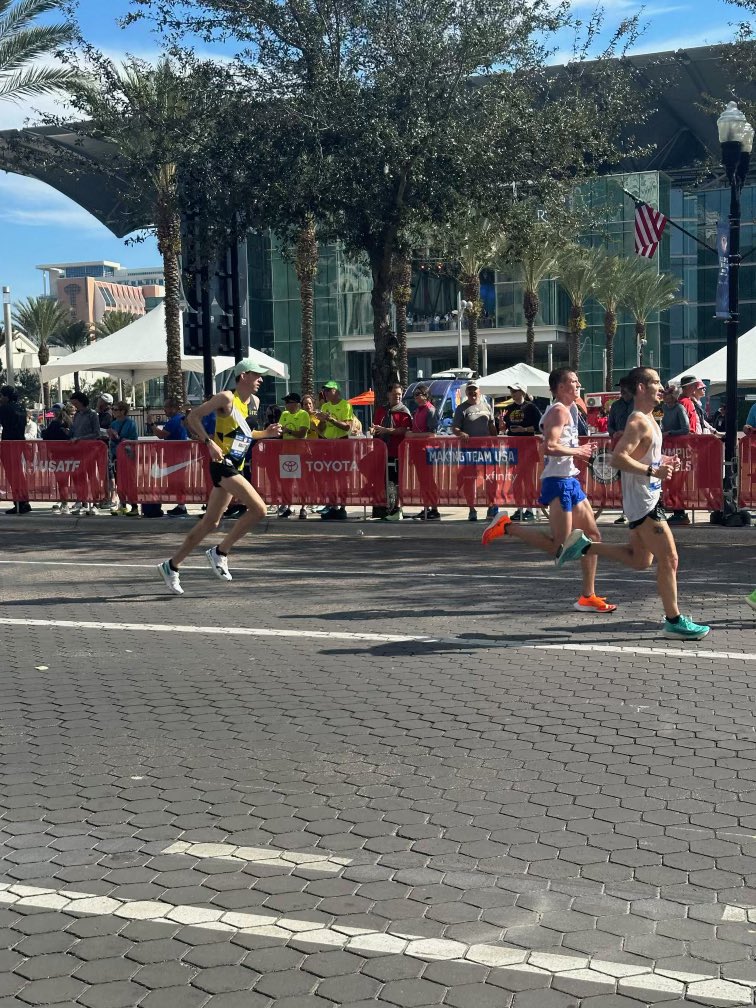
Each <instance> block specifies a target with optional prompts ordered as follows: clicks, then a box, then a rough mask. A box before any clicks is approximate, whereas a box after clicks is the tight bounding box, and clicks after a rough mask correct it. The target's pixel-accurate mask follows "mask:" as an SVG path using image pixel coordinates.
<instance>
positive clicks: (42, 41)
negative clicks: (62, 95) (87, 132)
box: [0, 0, 79, 101]
mask: <svg viewBox="0 0 756 1008" xmlns="http://www.w3.org/2000/svg"><path fill="white" fill-rule="evenodd" d="M60 6H61V0H19V2H18V3H16V4H15V6H14V4H13V2H12V0H0V99H6V100H8V101H15V100H17V99H18V98H36V97H38V96H39V95H41V94H49V93H50V92H53V91H61V90H64V89H65V88H67V87H69V86H70V85H71V84H72V83H73V82H75V81H76V80H78V78H79V74H78V72H77V71H76V70H72V69H70V68H66V67H52V66H43V65H40V64H39V63H38V62H37V61H38V60H40V59H43V58H45V57H50V56H53V55H54V54H55V53H56V51H57V50H58V49H60V48H61V47H62V46H63V45H65V44H66V43H67V42H69V41H70V40H71V38H72V37H73V30H72V27H71V25H70V24H65V23H58V24H48V25H36V24H34V21H36V19H37V18H38V17H40V16H41V15H42V14H47V13H49V12H50V11H53V10H59V9H60Z"/></svg>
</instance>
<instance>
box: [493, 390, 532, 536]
mask: <svg viewBox="0 0 756 1008" xmlns="http://www.w3.org/2000/svg"><path fill="white" fill-rule="evenodd" d="M509 393H510V395H511V396H512V402H511V403H509V404H508V405H507V406H505V407H504V409H503V410H502V413H501V416H500V418H499V420H500V423H501V427H500V430H501V433H502V434H504V435H505V436H506V437H533V436H534V435H535V434H537V433H538V429H539V428H538V425H539V424H540V422H541V411H540V410H539V409H538V407H537V406H536V405H535V403H534V402H533V399H532V397H531V396H529V395H528V387H527V385H522V384H521V383H520V382H515V383H514V384H513V385H510V386H509ZM533 517H534V516H533V512H532V511H531V510H530V508H525V510H524V511H523V510H521V509H520V508H517V510H516V511H515V513H514V514H513V515H512V521H533Z"/></svg>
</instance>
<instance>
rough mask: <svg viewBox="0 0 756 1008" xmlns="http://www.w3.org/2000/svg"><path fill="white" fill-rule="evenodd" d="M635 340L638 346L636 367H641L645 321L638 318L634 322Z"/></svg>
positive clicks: (644, 342)
mask: <svg viewBox="0 0 756 1008" xmlns="http://www.w3.org/2000/svg"><path fill="white" fill-rule="evenodd" d="M635 341H636V345H637V348H638V367H643V350H644V348H645V345H646V323H645V322H643V321H641V320H640V319H636V322H635Z"/></svg>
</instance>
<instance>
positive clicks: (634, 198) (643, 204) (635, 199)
mask: <svg viewBox="0 0 756 1008" xmlns="http://www.w3.org/2000/svg"><path fill="white" fill-rule="evenodd" d="M619 188H620V189H621V190H622V192H623V193H624V194H625V196H629V197H630V199H631V200H632V201H633V203H634V204H635V206H636V207H648V208H649V210H653V207H652V206H651V204H650V203H647V202H646V201H645V200H642V199H639V198H638V197H637V196H634V195H633V193H631V192H628V191H627V189H625V187H624V186H620V187H619ZM667 224H671V225H672V227H673V228H677V230H678V231H682V233H683V234H684V235H687V236H688V238H692V239H693V241H695V242H698V244H699V245H703V247H704V248H705V249H708V250H709V252H713V253H714V255H717V250H716V249H715V248H713V247H712V246H711V245H709V244H708V242H705V241H703V240H702V239H701V238H699V237H698V236H697V235H694V234H691V232H690V231H688V230H687V228H684V227H683V226H682V224H678V223H677V222H676V221H673V220H672V218H671V217H667Z"/></svg>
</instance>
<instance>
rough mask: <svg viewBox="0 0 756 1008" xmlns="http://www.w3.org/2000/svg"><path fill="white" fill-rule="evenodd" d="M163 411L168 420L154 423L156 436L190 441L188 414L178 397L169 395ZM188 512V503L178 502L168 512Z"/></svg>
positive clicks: (165, 439) (153, 430)
mask: <svg viewBox="0 0 756 1008" xmlns="http://www.w3.org/2000/svg"><path fill="white" fill-rule="evenodd" d="M163 412H164V413H165V415H166V417H167V420H166V421H165V423H164V424H153V426H152V433H153V434H154V435H155V437H159V438H162V439H163V440H164V441H188V440H189V433H188V431H187V429H186V424H185V423H184V420H185V419H186V416H185V414H184V413H182V412H181V403H180V402H179V401H178V399H175V398H174V397H173V396H168V397H167V398H166V400H165V402H164V403H163ZM186 513H187V510H186V504H177V505H176V507H174V508H171V510H170V511H169V512H168V514H169V515H178V516H179V517H180V516H181V515H186Z"/></svg>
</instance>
